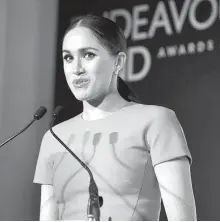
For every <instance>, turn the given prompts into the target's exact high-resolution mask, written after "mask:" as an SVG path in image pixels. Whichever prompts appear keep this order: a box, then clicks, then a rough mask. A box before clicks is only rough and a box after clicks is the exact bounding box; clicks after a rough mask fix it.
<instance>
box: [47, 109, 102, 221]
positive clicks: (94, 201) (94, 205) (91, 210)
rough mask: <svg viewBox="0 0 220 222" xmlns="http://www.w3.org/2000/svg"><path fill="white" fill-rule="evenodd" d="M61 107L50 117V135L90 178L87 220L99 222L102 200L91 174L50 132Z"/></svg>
mask: <svg viewBox="0 0 220 222" xmlns="http://www.w3.org/2000/svg"><path fill="white" fill-rule="evenodd" d="M61 108H62V107H61V106H58V107H57V108H56V109H55V110H56V111H54V113H53V115H52V121H51V124H50V132H51V133H52V135H53V136H54V137H55V138H56V139H57V140H58V141H59V142H60V143H61V144H62V145H63V146H64V147H65V148H66V149H67V150H68V152H69V153H70V154H71V155H72V156H73V157H74V158H76V159H77V161H78V162H79V163H80V164H81V165H82V166H83V167H84V168H85V169H86V171H87V172H88V173H89V176H90V183H89V200H88V205H87V218H88V220H89V221H100V214H101V213H100V207H101V206H102V205H103V198H102V197H101V196H99V193H98V187H97V185H96V183H95V180H94V178H93V175H92V172H91V171H90V169H89V168H88V167H87V165H86V164H85V163H84V162H83V161H81V160H80V159H79V158H78V157H77V156H76V155H75V154H74V153H73V152H72V150H70V149H69V147H68V146H67V145H66V144H65V143H64V142H63V141H62V140H61V139H60V138H59V137H58V136H57V135H56V134H55V133H54V131H53V130H52V127H53V124H54V121H55V119H56V118H57V114H58V112H59V111H60V110H61Z"/></svg>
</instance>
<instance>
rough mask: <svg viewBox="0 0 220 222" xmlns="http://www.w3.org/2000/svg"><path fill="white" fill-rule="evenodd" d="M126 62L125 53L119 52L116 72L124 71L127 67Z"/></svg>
mask: <svg viewBox="0 0 220 222" xmlns="http://www.w3.org/2000/svg"><path fill="white" fill-rule="evenodd" d="M125 62H126V54H125V53H124V52H119V53H118V55H117V57H116V62H115V72H116V73H119V72H120V70H122V69H123V67H124V66H125Z"/></svg>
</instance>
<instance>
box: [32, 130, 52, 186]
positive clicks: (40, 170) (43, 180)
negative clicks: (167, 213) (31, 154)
mask: <svg viewBox="0 0 220 222" xmlns="http://www.w3.org/2000/svg"><path fill="white" fill-rule="evenodd" d="M51 143H52V137H51V136H50V132H49V131H48V132H47V133H46V134H45V135H44V137H43V139H42V142H41V147H40V151H39V155H38V160H37V165H36V169H35V175H34V181H33V182H34V183H39V184H46V185H52V177H53V162H52V158H51V156H52V152H51V145H52V144H51Z"/></svg>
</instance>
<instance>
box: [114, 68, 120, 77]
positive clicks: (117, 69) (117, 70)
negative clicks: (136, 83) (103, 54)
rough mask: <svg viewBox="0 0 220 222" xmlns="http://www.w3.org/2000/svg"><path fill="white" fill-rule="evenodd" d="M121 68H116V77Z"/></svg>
mask: <svg viewBox="0 0 220 222" xmlns="http://www.w3.org/2000/svg"><path fill="white" fill-rule="evenodd" d="M119 68H120V67H119V66H117V67H116V70H115V75H118V72H119Z"/></svg>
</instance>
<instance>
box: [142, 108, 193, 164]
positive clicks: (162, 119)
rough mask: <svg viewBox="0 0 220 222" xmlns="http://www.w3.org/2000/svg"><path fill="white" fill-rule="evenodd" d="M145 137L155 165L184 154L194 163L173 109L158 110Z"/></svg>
mask: <svg viewBox="0 0 220 222" xmlns="http://www.w3.org/2000/svg"><path fill="white" fill-rule="evenodd" d="M145 138H146V140H147V144H148V145H149V149H150V154H151V159H152V164H153V166H155V165H157V164H159V163H162V162H166V161H170V160H173V159H177V158H180V157H183V156H186V157H187V158H188V160H189V163H190V165H191V164H192V156H191V154H190V151H189V149H188V145H187V141H186V138H185V135H184V132H183V129H182V127H181V125H180V123H179V121H178V119H177V117H176V114H175V113H174V112H173V111H172V110H170V109H167V108H161V110H159V111H158V112H156V115H155V117H154V119H153V120H152V122H151V125H150V127H149V128H148V130H147V135H146V137H145Z"/></svg>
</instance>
